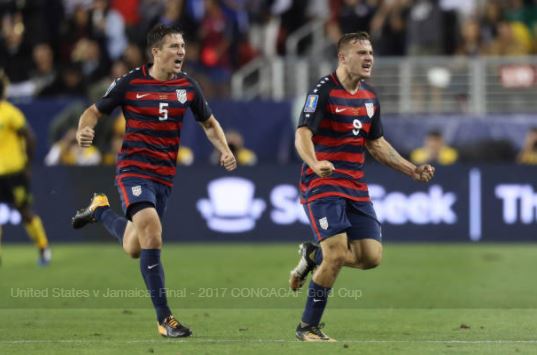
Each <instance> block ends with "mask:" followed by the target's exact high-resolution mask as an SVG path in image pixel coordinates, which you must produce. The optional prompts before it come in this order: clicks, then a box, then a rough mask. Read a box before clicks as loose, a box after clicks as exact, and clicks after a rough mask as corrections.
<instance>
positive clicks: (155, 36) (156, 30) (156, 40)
mask: <svg viewBox="0 0 537 355" xmlns="http://www.w3.org/2000/svg"><path fill="white" fill-rule="evenodd" d="M176 33H177V34H180V35H183V32H181V30H180V29H179V28H177V27H174V26H166V25H162V24H160V25H156V26H155V27H153V28H152V29H151V31H149V33H148V34H147V50H148V51H149V52H151V49H152V48H159V49H162V40H163V39H164V37H166V36H167V35H170V34H176Z"/></svg>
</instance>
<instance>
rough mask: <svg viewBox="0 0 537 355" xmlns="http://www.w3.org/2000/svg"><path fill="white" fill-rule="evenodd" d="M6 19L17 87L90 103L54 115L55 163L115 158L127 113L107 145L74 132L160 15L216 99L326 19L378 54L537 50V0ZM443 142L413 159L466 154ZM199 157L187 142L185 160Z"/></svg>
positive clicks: (136, 58) (192, 4)
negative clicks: (88, 145)
mask: <svg viewBox="0 0 537 355" xmlns="http://www.w3.org/2000/svg"><path fill="white" fill-rule="evenodd" d="M0 19H1V21H2V22H1V26H2V27H1V32H0V69H3V71H4V72H5V73H6V74H7V76H8V78H9V79H10V82H11V85H10V87H9V91H8V95H9V96H10V97H11V98H15V97H39V98H40V97H57V96H75V97H78V98H79V99H80V101H74V103H73V104H72V105H70V106H68V107H67V108H66V109H65V110H64V112H62V113H61V114H60V115H58V116H57V117H55V118H54V120H53V124H52V126H51V127H50V145H51V150H50V151H49V154H48V155H47V158H46V163H47V164H49V165H55V164H66V165H94V164H103V163H104V164H112V163H113V162H114V159H115V155H116V153H117V151H118V150H119V148H120V143H121V138H122V135H123V132H124V129H125V128H124V119H123V118H122V117H121V115H119V116H116V117H115V118H113V119H111V120H106V121H107V123H106V125H102V126H103V127H99V126H98V129H102V132H100V134H98V137H100V139H101V140H102V141H98V142H96V147H95V149H93V150H91V149H88V150H81V149H79V148H78V147H77V146H76V144H75V143H76V142H75V139H74V130H75V127H76V124H77V122H78V118H79V116H80V114H81V113H82V111H83V109H84V108H85V106H86V105H87V103H88V100H89V101H95V100H96V99H98V98H99V97H100V96H101V95H102V94H103V93H104V92H105V90H106V88H107V87H108V86H109V84H110V83H111V82H112V80H113V79H114V78H117V77H119V76H121V75H123V74H125V73H127V72H128V71H129V70H130V69H132V68H135V67H138V66H140V65H142V64H144V63H145V62H146V55H145V35H146V33H147V32H148V31H149V29H151V28H152V27H153V26H154V25H156V24H158V23H164V24H167V25H176V26H178V27H179V28H181V30H182V31H183V32H184V37H185V40H186V43H187V59H186V62H185V66H184V69H185V70H186V71H187V72H189V73H190V74H192V76H193V77H194V78H196V79H197V80H198V81H200V83H201V85H202V87H203V89H204V92H205V94H206V95H207V97H209V98H214V97H218V98H225V97H228V96H229V83H230V78H231V75H232V74H233V72H234V71H235V70H237V69H238V68H240V67H242V66H243V65H245V64H247V63H248V62H249V61H251V60H253V59H255V58H257V57H274V56H282V55H285V54H286V52H285V51H286V40H287V38H288V37H289V36H290V35H291V34H293V33H294V32H295V31H297V30H298V29H300V28H301V27H303V26H305V25H307V24H308V23H314V22H315V23H322V24H324V28H325V34H326V36H325V40H326V43H325V44H327V45H326V46H325V48H334V47H335V46H334V44H335V43H337V40H338V39H339V37H340V36H341V35H342V34H343V33H348V32H356V31H368V32H369V33H370V34H371V36H372V39H373V44H374V47H375V52H376V55H377V56H409V55H411V56H420V55H464V56H484V55H505V56H513V55H530V54H537V0H0ZM311 40H312V39H311V38H308V37H306V38H305V40H304V41H303V42H301V43H300V46H299V47H298V50H299V55H308V53H309V52H308V49H309V48H311V47H312V46H311V44H312V43H311ZM330 44H332V46H331V45H330ZM325 55H327V56H330V58H335V56H334V53H333V52H332V53H328V51H327V52H326V54H325ZM532 137H533V138H535V139H533V138H532ZM536 137H537V133H535V132H534V133H529V138H528V142H527V144H526V145H525V151H526V153H524V154H523V153H522V152H521V153H520V155H519V157H518V161H519V162H520V163H531V164H535V163H537V158H535V156H536V155H537V153H535V151H537V143H535V142H534V141H537V138H536ZM228 139H229V140H230V142H231V144H232V145H233V148H234V149H237V150H236V152H237V154H239V155H240V161H241V162H242V164H244V165H253V164H255V162H256V161H257V158H256V156H255V153H254V152H252V151H250V150H248V149H247V148H245V146H244V140H243V138H242V137H241V136H240V134H239V133H238V132H228ZM532 139H533V140H532ZM443 144H444V143H443V140H442V136H441V134H440V133H438V132H431V134H430V135H428V136H427V137H426V139H425V142H424V146H423V147H422V148H421V149H419V150H417V151H416V152H413V153H412V160H414V161H416V162H424V161H430V159H433V158H432V157H434V159H436V161H437V162H438V163H440V164H451V163H453V162H456V161H457V160H458V153H457V151H455V150H454V149H452V148H451V147H444V145H443ZM463 155H464V154H463ZM213 160H214V159H213ZM193 161H194V156H193V154H192V152H191V151H190V150H189V149H188V147H184V148H182V151H180V152H179V160H178V163H179V164H184V165H190V164H192V162H193Z"/></svg>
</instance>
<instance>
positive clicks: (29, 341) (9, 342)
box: [0, 338, 537, 345]
mask: <svg viewBox="0 0 537 355" xmlns="http://www.w3.org/2000/svg"><path fill="white" fill-rule="evenodd" d="M178 342H179V343H199V344H204V343H258V344H271V343H299V341H298V340H292V339H204V338H198V339H195V338H194V339H161V340H157V339H154V340H152V339H147V340H108V339H95V340H77V339H58V340H52V339H21V340H0V344H6V345H18V344H20V345H26V344H94V343H95V344H100V343H114V344H163V343H178ZM337 343H339V344H343V343H348V344H420V343H421V344H469V345H474V344H495V345H498V344H506V345H508V344H537V339H530V340H507V339H503V340H502V339H495V340H492V339H491V340H487V339H482V340H428V339H407V340H377V339H363V340H361V339H338V340H337ZM337 343H336V344H337ZM331 344H334V343H331Z"/></svg>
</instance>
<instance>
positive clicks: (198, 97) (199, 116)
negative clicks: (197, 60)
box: [190, 79, 213, 122]
mask: <svg viewBox="0 0 537 355" xmlns="http://www.w3.org/2000/svg"><path fill="white" fill-rule="evenodd" d="M190 80H191V81H192V86H193V90H194V97H193V98H192V102H191V103H190V110H191V111H192V113H193V114H194V117H195V119H196V121H199V122H203V121H206V120H207V119H209V117H211V115H212V114H213V112H212V110H211V108H210V107H209V103H208V102H207V100H206V99H205V96H203V92H202V91H201V88H200V86H199V84H198V83H197V82H196V81H195V80H192V79H190Z"/></svg>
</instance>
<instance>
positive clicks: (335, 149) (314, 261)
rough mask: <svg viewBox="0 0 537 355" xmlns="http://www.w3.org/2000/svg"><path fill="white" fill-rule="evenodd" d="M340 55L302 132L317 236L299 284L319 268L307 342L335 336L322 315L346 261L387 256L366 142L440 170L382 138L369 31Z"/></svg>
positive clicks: (294, 284)
mask: <svg viewBox="0 0 537 355" xmlns="http://www.w3.org/2000/svg"><path fill="white" fill-rule="evenodd" d="M337 54H338V66H337V69H336V71H335V72H334V73H332V74H330V75H327V76H325V77H323V78H322V79H321V80H320V81H319V82H318V84H317V85H316V86H315V87H314V88H313V90H312V91H310V92H309V94H308V96H307V98H306V103H305V105H304V109H303V111H302V113H301V116H300V120H299V124H298V128H297V131H296V136H295V146H296V149H297V151H298V154H299V155H300V157H301V158H302V160H303V161H304V164H303V165H302V171H301V177H300V193H301V202H302V203H303V205H304V209H305V211H306V214H307V216H308V218H309V221H310V225H311V229H312V231H313V235H314V240H315V242H314V243H302V244H301V245H300V249H299V253H300V260H299V263H298V265H297V266H296V267H295V268H294V269H293V270H292V271H291V277H290V286H291V288H292V289H293V290H297V289H299V288H300V287H301V286H302V285H303V284H304V282H305V280H306V277H307V275H308V273H309V272H311V271H313V270H314V269H315V273H314V274H313V277H312V280H311V282H310V285H309V288H308V293H307V301H306V307H305V309H304V313H303V314H302V318H301V321H300V323H299V324H298V326H297V328H296V333H295V334H296V337H297V338H298V339H299V340H302V341H333V339H332V338H330V337H328V336H327V335H326V334H324V333H323V332H322V331H321V330H320V327H319V324H320V323H319V322H320V320H321V317H322V315H323V312H324V309H325V306H326V303H327V300H328V296H329V294H330V292H331V288H332V285H333V284H334V282H335V280H336V278H337V275H338V273H339V271H340V270H341V268H342V267H343V266H347V267H353V268H358V269H371V268H374V267H376V266H377V265H378V264H379V263H380V261H381V258H382V244H381V230H380V223H379V221H378V220H377V217H376V215H375V210H374V209H373V205H372V203H371V201H370V198H369V193H368V190H367V185H366V183H365V182H364V181H363V178H364V172H363V168H364V161H365V148H367V150H368V151H369V153H371V155H372V156H373V157H374V158H375V159H377V160H378V161H380V162H381V163H383V164H385V165H388V166H389V167H391V168H393V169H396V170H398V171H400V172H402V173H404V174H406V175H408V176H410V177H412V178H413V179H415V180H417V181H423V182H427V181H429V180H430V179H431V178H432V177H433V174H434V168H433V167H432V166H430V165H422V166H415V165H414V164H412V163H411V162H409V161H408V160H406V159H404V158H402V157H401V156H400V155H399V154H398V153H397V152H396V151H395V149H393V147H392V146H391V145H390V144H389V143H388V142H387V141H386V140H385V139H384V137H383V128H382V123H381V119H380V103H379V100H378V98H377V95H376V93H375V91H374V90H373V89H372V88H371V86H370V85H369V84H367V83H366V82H365V81H364V80H365V79H368V78H369V77H370V76H371V72H372V69H373V63H374V57H373V48H372V46H371V41H370V39H369V35H368V34H367V33H365V32H358V33H349V34H346V35H344V36H343V37H341V39H340V40H339V42H338V46H337Z"/></svg>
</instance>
